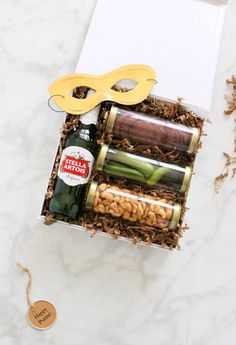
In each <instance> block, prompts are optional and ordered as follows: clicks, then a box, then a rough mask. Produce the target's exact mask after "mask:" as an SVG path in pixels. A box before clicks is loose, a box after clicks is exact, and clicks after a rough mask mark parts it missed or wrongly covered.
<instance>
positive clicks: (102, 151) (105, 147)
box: [96, 144, 108, 171]
mask: <svg viewBox="0 0 236 345" xmlns="http://www.w3.org/2000/svg"><path fill="white" fill-rule="evenodd" d="M107 150H108V145H106V144H103V145H102V147H101V149H100V152H99V155H98V159H97V164H96V170H98V171H102V170H103V165H104V162H105V158H106V154H107Z"/></svg>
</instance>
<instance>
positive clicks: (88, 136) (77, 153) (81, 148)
mask: <svg viewBox="0 0 236 345" xmlns="http://www.w3.org/2000/svg"><path fill="white" fill-rule="evenodd" d="M93 93H94V91H93V90H89V91H88V93H87V97H88V96H90V95H91V94H93ZM99 111H100V105H98V106H96V107H95V108H93V109H92V110H91V111H89V112H88V113H86V114H84V115H81V116H80V121H79V124H78V128H77V129H76V131H75V132H73V133H71V134H69V136H68V138H67V140H66V143H65V148H64V150H63V152H62V155H61V160H60V165H59V169H58V175H57V181H56V186H55V191H54V194H53V197H52V199H51V200H50V203H49V211H50V212H52V213H54V214H59V215H62V216H67V217H69V218H71V219H76V218H77V217H78V216H79V215H80V213H81V211H82V207H83V203H84V198H85V193H86V187H87V184H88V181H89V178H90V175H91V171H92V168H93V164H94V157H95V155H96V153H97V142H96V123H97V119H98V114H99Z"/></svg>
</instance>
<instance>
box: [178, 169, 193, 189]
mask: <svg viewBox="0 0 236 345" xmlns="http://www.w3.org/2000/svg"><path fill="white" fill-rule="evenodd" d="M191 177H192V170H191V168H190V167H189V166H186V167H185V174H184V178H183V183H182V186H181V189H180V193H184V192H185V191H186V189H187V188H188V186H189V183H190V180H191Z"/></svg>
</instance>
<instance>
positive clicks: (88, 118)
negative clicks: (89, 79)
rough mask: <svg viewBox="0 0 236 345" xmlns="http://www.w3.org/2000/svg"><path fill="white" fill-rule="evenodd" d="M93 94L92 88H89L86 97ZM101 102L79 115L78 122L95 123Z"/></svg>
mask: <svg viewBox="0 0 236 345" xmlns="http://www.w3.org/2000/svg"><path fill="white" fill-rule="evenodd" d="M94 94H95V91H94V90H92V89H89V90H88V92H87V95H86V98H89V97H93V95H94ZM100 108H101V104H98V105H97V106H96V107H94V108H93V109H91V110H90V111H88V112H87V113H86V114H83V115H81V116H80V122H81V123H82V124H84V125H90V124H94V125H96V124H97V121H98V115H99V112H100Z"/></svg>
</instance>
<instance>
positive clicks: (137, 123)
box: [106, 106, 200, 154]
mask: <svg viewBox="0 0 236 345" xmlns="http://www.w3.org/2000/svg"><path fill="white" fill-rule="evenodd" d="M106 133H110V134H112V135H113V136H114V138H118V139H124V138H127V139H130V140H132V141H134V142H137V143H140V144H146V145H152V146H159V147H162V148H164V149H168V150H173V149H177V150H179V151H182V152H184V153H188V154H192V153H194V151H195V149H196V147H197V144H198V141H199V137H200V131H199V129H198V128H195V127H187V126H184V125H182V124H180V123H176V122H171V121H167V120H163V119H158V118H156V117H154V116H149V115H146V114H143V113H137V112H134V111H129V110H125V109H121V108H118V107H115V106H112V107H111V109H110V112H109V114H108V118H107V124H106Z"/></svg>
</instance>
